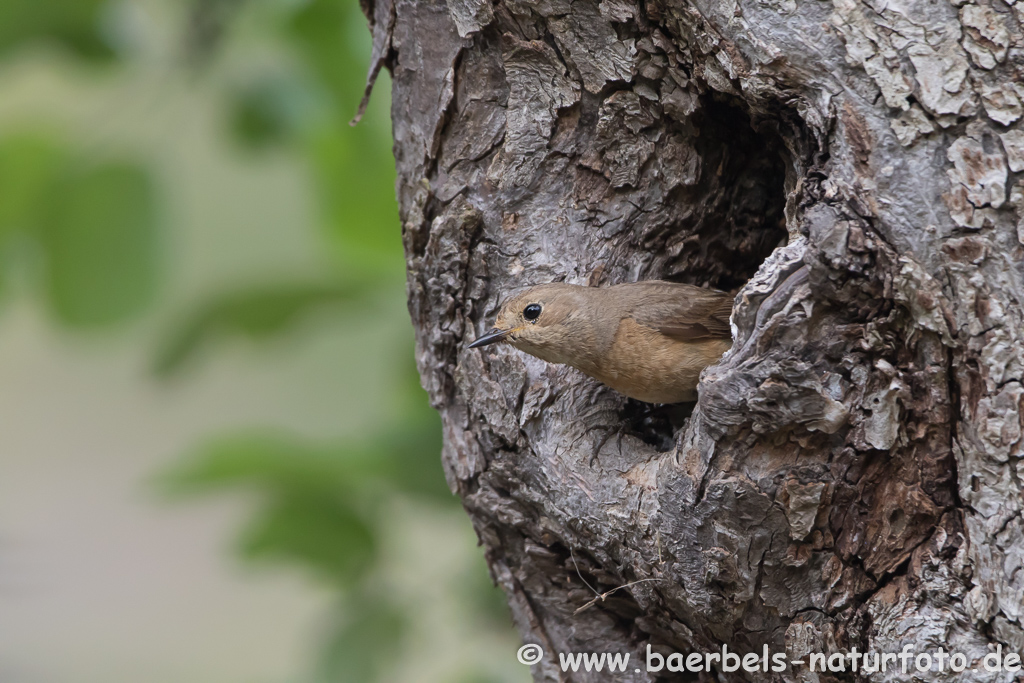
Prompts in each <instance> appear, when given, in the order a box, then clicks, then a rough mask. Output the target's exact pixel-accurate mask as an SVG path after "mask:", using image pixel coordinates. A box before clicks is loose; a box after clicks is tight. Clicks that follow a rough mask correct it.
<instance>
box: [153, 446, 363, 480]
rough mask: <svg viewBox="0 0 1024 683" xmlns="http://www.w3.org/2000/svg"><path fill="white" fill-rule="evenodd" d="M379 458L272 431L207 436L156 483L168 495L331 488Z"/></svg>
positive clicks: (360, 477)
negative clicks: (239, 489)
mask: <svg viewBox="0 0 1024 683" xmlns="http://www.w3.org/2000/svg"><path fill="white" fill-rule="evenodd" d="M379 462H380V460H379V459H377V458H375V457H374V454H373V453H372V452H367V451H362V450H356V449H348V448H332V449H327V448H312V447H309V446H305V445H303V444H301V443H298V442H297V441H295V440H293V439H288V438H285V437H281V436H276V435H259V434H252V435H240V436H233V437H227V438H222V439H219V440H215V441H213V442H212V443H210V444H209V445H207V446H206V447H204V448H202V449H200V450H199V451H198V452H197V453H195V454H194V455H192V456H191V457H188V458H186V459H184V460H182V461H181V462H179V463H178V464H176V466H175V467H174V469H172V470H169V471H168V472H166V473H165V474H164V475H163V476H162V477H161V478H160V479H159V481H158V483H159V485H160V486H161V488H163V490H164V491H165V492H167V493H171V494H192V493H202V492H206V491H211V490H215V489H222V488H227V487H237V486H255V487H257V488H260V489H262V490H268V491H274V492H279V491H296V492H299V491H309V492H314V493H315V492H332V493H336V492H339V491H342V490H353V489H356V488H358V487H359V486H360V485H362V484H364V483H365V480H366V478H367V477H370V476H372V475H373V474H374V472H375V471H377V469H378V463H379Z"/></svg>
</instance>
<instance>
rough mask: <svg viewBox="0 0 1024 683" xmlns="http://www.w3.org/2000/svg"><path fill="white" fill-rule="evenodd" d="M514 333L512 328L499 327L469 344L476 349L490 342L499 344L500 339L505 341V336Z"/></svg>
mask: <svg viewBox="0 0 1024 683" xmlns="http://www.w3.org/2000/svg"><path fill="white" fill-rule="evenodd" d="M511 333H512V330H499V329H498V328H497V327H495V328H494V329H492V330H491V331H490V332H488V333H487V334H485V335H484V336H482V337H480V338H479V339H477V340H476V341H475V342H473V343H472V344H470V345H469V348H471V349H476V348H479V347H481V346H487V345H488V344H497V343H498V342H500V341H505V337H507V336H508V335H509V334H511Z"/></svg>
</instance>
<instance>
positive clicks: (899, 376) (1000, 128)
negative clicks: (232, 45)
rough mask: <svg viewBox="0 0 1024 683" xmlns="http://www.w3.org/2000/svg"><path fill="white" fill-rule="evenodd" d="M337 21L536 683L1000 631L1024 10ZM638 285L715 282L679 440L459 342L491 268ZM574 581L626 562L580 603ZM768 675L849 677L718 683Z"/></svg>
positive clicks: (570, 11) (390, 15) (1022, 234)
mask: <svg viewBox="0 0 1024 683" xmlns="http://www.w3.org/2000/svg"><path fill="white" fill-rule="evenodd" d="M365 9H366V11H367V14H368V16H370V17H371V28H372V31H373V36H374V42H373V45H374V52H373V59H374V67H373V70H372V71H371V85H372V75H373V74H375V73H376V71H377V70H379V69H380V68H381V67H382V66H386V67H387V68H389V69H390V70H391V72H392V74H393V88H394V91H393V118H394V133H395V157H396V160H397V165H398V197H399V200H400V206H401V216H402V221H403V235H404V242H405V247H406V256H407V259H408V294H409V307H410V311H411V314H412V319H413V323H414V325H415V328H416V336H417V360H418V363H419V369H420V372H421V374H422V379H423V384H424V386H425V387H426V389H427V391H428V392H429V394H430V397H431V400H432V401H433V403H434V405H435V406H436V407H437V409H438V410H439V411H440V412H441V415H442V417H443V423H444V437H445V446H444V452H443V460H444V466H445V469H446V472H447V475H448V480H449V483H450V485H451V487H452V489H453V490H454V491H455V492H456V493H457V494H458V495H459V496H461V498H462V500H463V502H464V505H465V508H466V510H467V511H468V513H469V515H470V517H471V518H472V520H473V524H474V526H475V528H476V531H477V533H478V534H479V537H480V540H481V542H482V543H483V545H484V546H485V548H486V555H487V559H488V562H489V564H490V567H491V571H492V572H493V576H494V578H495V580H496V581H497V582H498V583H499V584H500V585H501V586H502V587H503V588H504V590H505V591H506V592H507V594H508V597H509V603H510V605H511V608H512V612H513V615H514V619H515V621H516V624H517V625H518V627H519V629H520V631H521V632H522V635H523V637H524V639H526V640H527V641H530V642H536V643H539V644H541V645H542V646H543V647H544V649H545V650H546V651H547V652H548V655H547V656H546V657H545V659H544V660H543V661H542V662H541V663H540V664H538V665H536V666H535V667H534V676H535V678H536V679H537V680H545V681H547V680H551V681H554V680H573V681H598V680H610V678H609V677H608V674H606V673H605V674H596V673H592V674H587V673H582V672H581V673H577V674H571V673H562V672H560V671H559V670H558V668H557V666H556V663H557V658H555V657H554V654H553V653H556V652H578V651H597V652H600V651H612V652H623V651H626V652H630V653H632V654H633V657H634V658H637V657H642V656H643V653H644V651H645V650H646V647H647V645H648V644H651V645H652V646H653V647H655V648H656V649H657V648H661V649H668V650H678V651H690V650H695V651H709V650H714V649H716V648H719V649H720V647H721V645H722V644H723V643H725V644H728V646H729V648H730V649H731V650H733V651H739V652H751V651H756V652H760V651H761V648H762V646H763V645H765V644H767V645H768V646H769V647H770V648H771V649H772V650H773V651H782V650H785V651H786V652H788V653H789V655H790V656H791V657H793V658H798V657H800V656H802V655H804V654H805V653H807V652H812V651H826V652H827V651H845V650H847V649H848V648H850V647H851V646H857V647H858V648H859V649H860V650H865V649H871V650H875V651H880V652H898V651H900V650H901V649H902V647H903V646H904V645H905V644H910V645H912V646H913V647H914V648H915V651H916V652H921V651H925V650H930V651H935V649H936V648H938V647H939V646H942V647H944V648H945V649H946V650H947V651H948V650H957V651H960V652H963V653H965V654H966V655H967V656H968V658H969V659H970V660H971V664H972V666H973V665H979V664H980V663H981V659H982V657H983V656H984V655H985V654H986V653H987V652H988V651H989V649H990V648H991V647H994V646H995V645H996V644H1000V643H1001V644H1002V645H1003V648H1004V650H1011V651H1016V652H1020V651H1021V650H1022V649H1024V630H1022V626H1021V617H1022V615H1024V569H1022V566H1024V540H1022V527H1024V521H1022V516H1021V510H1022V490H1021V483H1020V482H1021V475H1022V472H1021V458H1022V457H1024V440H1022V413H1024V387H1022V381H1024V339H1022V337H1024V326H1022V322H1024V305H1022V303H1024V267H1022V260H1024V259H1022V256H1024V249H1022V242H1024V220H1021V221H1020V222H1018V215H1022V216H1024V182H1021V181H1020V180H1019V179H1020V178H1021V175H1019V173H1020V172H1021V171H1024V125H1021V122H1020V119H1021V116H1022V113H1024V108H1022V100H1024V84H1022V78H1021V74H1022V70H1024V34H1022V29H1021V26H1022V22H1024V2H1020V0H1018V2H1017V4H1013V0H1005V1H1004V0H952V2H949V1H947V0H890V1H889V2H876V1H873V0H831V1H830V2H829V1H824V0H738V1H736V0H644V1H642V2H640V1H639V0H600V1H598V0H535V1H533V2H528V1H527V0H493V1H492V0H447V4H446V3H445V1H444V0H376V1H375V2H373V3H372V4H367V5H366V6H365ZM653 278H668V279H675V280H679V281H685V282H690V283H694V284H706V285H709V286H715V287H719V288H724V289H732V288H739V291H738V295H737V297H736V304H735V308H734V312H733V329H734V338H735V344H734V347H733V350H732V351H731V352H730V353H729V354H727V355H726V356H725V357H724V358H723V359H722V361H721V362H720V363H719V364H718V365H716V366H713V367H712V368H709V369H708V370H707V371H706V372H705V376H704V379H703V382H702V385H701V387H700V400H699V401H698V402H697V404H696V406H695V407H694V409H693V412H692V414H691V415H690V416H689V417H688V418H687V419H685V421H684V422H682V423H681V424H680V423H679V422H678V421H677V422H675V423H673V422H669V421H666V420H665V419H662V418H656V419H655V418H652V419H647V420H646V421H641V420H640V419H639V417H638V414H639V411H640V409H641V407H640V406H639V405H638V404H635V403H633V402H629V401H626V400H624V399H623V398H622V397H620V396H618V395H617V394H615V393H614V392H612V391H611V390H608V389H606V388H603V387H602V386H600V385H599V384H597V383H596V382H594V381H593V380H591V379H589V378H587V377H585V376H583V375H581V374H580V373H578V372H576V371H574V370H571V369H568V368H565V367H556V366H550V365H547V364H545V363H543V362H541V361H538V360H536V359H533V358H530V357H528V356H526V355H524V354H522V353H519V352H517V351H515V350H512V349H509V348H502V347H500V346H498V347H489V348H488V349H487V350H485V351H484V352H483V353H481V352H480V351H478V350H468V349H466V346H465V344H466V343H467V342H468V341H471V340H472V339H474V338H475V337H476V336H477V335H479V334H481V333H482V332H483V331H484V330H485V329H486V328H487V326H488V323H489V322H490V320H491V319H492V317H493V315H494V313H495V311H496V308H497V305H498V303H499V301H500V300H501V299H502V298H503V296H505V295H507V294H508V293H509V292H511V291H513V290H515V289H517V288H519V287H523V286H526V285H531V284H536V283H541V282H549V281H554V280H565V281H568V282H575V283H586V284H591V285H604V284H610V283H615V282H623V281H634V280H641V279H653ZM638 422H640V424H639V426H636V423H638ZM624 423H630V424H634V428H632V432H631V433H629V434H627V435H626V436H625V437H624V438H622V439H621V443H620V442H619V440H618V439H615V438H612V439H608V440H607V441H606V443H605V445H604V446H603V448H602V449H601V452H600V454H599V455H598V457H597V458H596V460H595V461H594V462H593V463H592V464H591V462H590V460H591V455H592V452H593V450H594V448H595V447H596V446H597V444H598V443H600V441H601V440H602V438H603V437H604V436H605V428H608V427H612V428H614V427H617V426H618V425H620V424H624ZM582 579H585V580H586V581H588V582H589V583H591V584H593V585H594V586H595V587H597V588H598V590H599V591H605V590H609V589H611V588H614V587H616V586H620V585H622V584H626V583H629V582H636V581H642V580H647V579H651V580H649V581H644V582H642V583H637V584H634V585H632V586H629V587H627V588H624V589H622V590H620V591H618V592H616V593H615V594H614V595H612V596H610V597H609V598H608V599H607V600H605V601H602V602H599V603H597V604H596V605H594V606H592V607H590V608H589V609H586V610H584V611H582V612H580V613H576V610H577V609H578V608H579V607H581V606H583V605H584V604H586V603H587V602H588V601H590V600H591V598H592V597H593V595H592V593H591V592H590V590H589V589H588V588H587V587H586V586H585V585H584V584H583V582H582ZM632 661H635V659H634V660H632ZM918 676H919V678H921V679H922V680H950V681H952V680H958V681H996V680H1010V679H1012V678H1013V675H1012V674H1009V673H991V672H986V671H984V670H981V671H975V672H972V671H970V670H968V671H966V672H964V673H963V674H954V673H951V672H950V670H949V669H948V668H947V669H946V673H945V674H938V673H933V674H918ZM770 677H774V678H775V679H777V680H822V681H825V680H851V679H852V678H853V676H852V675H850V674H818V675H811V674H809V673H807V671H806V669H801V668H800V667H795V668H793V669H790V670H788V671H786V672H785V673H783V674H761V673H758V674H743V673H730V674H724V673H723V674H721V678H720V679H718V680H728V681H731V680H744V679H749V680H767V679H769V678H770ZM697 678H700V679H701V680H711V678H710V677H708V676H707V675H701V676H700V677H694V678H691V679H687V680H696V679H697ZM870 678H871V679H873V680H910V678H909V676H907V675H904V674H901V673H899V674H893V673H889V674H885V675H881V674H878V675H873V676H870ZM654 679H655V677H654V675H653V674H648V673H646V672H645V671H641V672H639V673H637V672H634V671H633V667H632V666H631V667H630V670H629V671H628V672H627V673H626V674H622V675H620V676H619V677H618V678H616V680H628V681H648V680H654Z"/></svg>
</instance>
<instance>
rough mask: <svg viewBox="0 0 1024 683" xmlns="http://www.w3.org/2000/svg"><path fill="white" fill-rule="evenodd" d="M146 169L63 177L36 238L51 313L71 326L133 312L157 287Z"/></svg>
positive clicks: (100, 169)
mask: <svg viewBox="0 0 1024 683" xmlns="http://www.w3.org/2000/svg"><path fill="white" fill-rule="evenodd" d="M154 194H155V192H154V189H153V185H152V182H151V180H150V177H149V175H148V174H147V173H146V171H145V170H144V169H143V168H141V167H139V166H136V165H130V164H106V165H102V166H97V167H93V168H89V169H85V170H78V171H73V172H69V173H67V174H66V175H65V176H64V177H63V178H62V180H61V182H59V183H58V184H57V185H56V186H55V187H54V190H53V192H52V196H50V197H48V198H47V200H48V202H49V204H50V207H49V211H48V213H47V215H46V217H45V219H44V221H43V224H42V226H41V229H40V232H39V237H40V242H41V244H42V247H43V252H44V256H45V259H46V291H47V296H48V299H49V302H50V305H51V307H52V309H53V311H54V312H55V313H56V314H57V317H58V318H59V319H60V320H61V321H62V322H64V323H66V324H68V325H71V326H74V327H97V326H102V325H109V324H111V323H116V322H121V321H123V320H127V319H129V318H132V317H134V316H137V315H138V314H140V313H141V312H142V311H143V310H144V309H145V308H146V306H147V305H148V304H149V303H150V302H151V301H152V300H153V297H154V295H155V293H156V285H157V260H158V258H157V220H158V219H157V209H156V200H155V197H154Z"/></svg>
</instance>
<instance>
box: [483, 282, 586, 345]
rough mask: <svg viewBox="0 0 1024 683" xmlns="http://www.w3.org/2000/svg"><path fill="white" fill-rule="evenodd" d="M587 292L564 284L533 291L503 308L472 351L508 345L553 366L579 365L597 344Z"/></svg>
mask: <svg viewBox="0 0 1024 683" xmlns="http://www.w3.org/2000/svg"><path fill="white" fill-rule="evenodd" d="M587 289H588V288H586V287H580V286H577V285H567V284H563V283H552V284H547V285H538V286H536V287H531V288H530V289H527V290H526V291H524V292H521V293H520V294H517V295H516V296H514V297H512V298H511V299H509V300H508V301H506V302H505V303H504V304H502V306H501V309H500V310H499V311H498V315H497V317H496V318H495V319H494V327H493V328H492V329H491V330H490V331H489V332H488V333H487V334H485V335H483V336H482V337H480V338H479V339H477V340H476V341H474V342H473V343H472V344H470V345H469V347H470V348H471V349H475V348H479V347H481V346H487V345H489V344H496V343H498V342H507V343H508V344H511V345H512V346H514V347H515V348H517V349H520V350H521V351H525V352H526V353H529V354H531V355H533V356H537V357H538V358H541V359H543V360H546V361H548V362H550V363H569V364H576V363H575V361H577V360H579V357H580V353H581V352H585V351H586V350H587V349H588V347H589V346H591V345H592V344H593V341H594V340H593V339H592V336H593V335H592V334H589V333H588V332H589V328H590V326H591V325H590V321H589V320H588V318H589V317H590V314H591V311H590V310H589V309H590V305H589V303H590V302H589V300H588V297H587V296H586V293H587Z"/></svg>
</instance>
